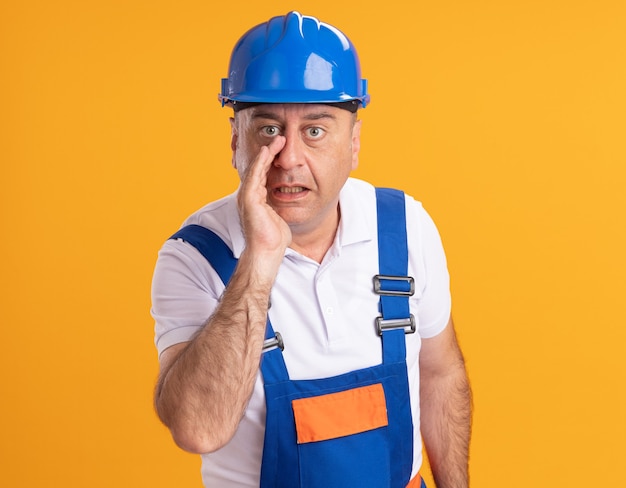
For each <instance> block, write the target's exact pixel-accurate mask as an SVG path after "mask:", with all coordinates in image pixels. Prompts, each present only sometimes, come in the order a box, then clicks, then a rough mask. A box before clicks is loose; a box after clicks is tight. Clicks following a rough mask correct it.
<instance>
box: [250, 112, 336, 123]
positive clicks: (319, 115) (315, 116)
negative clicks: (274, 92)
mask: <svg viewBox="0 0 626 488" xmlns="http://www.w3.org/2000/svg"><path fill="white" fill-rule="evenodd" d="M251 117H252V119H270V120H276V121H280V120H281V118H280V117H279V116H277V115H276V114H273V113H271V112H261V111H259V112H255V113H253V114H252V115H251ZM303 118H304V119H305V120H320V119H331V120H335V119H336V118H337V117H335V116H334V115H333V114H331V113H329V112H313V113H309V114H306V115H304V117H303Z"/></svg>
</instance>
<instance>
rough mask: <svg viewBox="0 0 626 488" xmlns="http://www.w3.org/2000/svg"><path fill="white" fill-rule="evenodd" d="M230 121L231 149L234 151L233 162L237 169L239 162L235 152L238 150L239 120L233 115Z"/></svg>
mask: <svg viewBox="0 0 626 488" xmlns="http://www.w3.org/2000/svg"><path fill="white" fill-rule="evenodd" d="M229 121H230V149H231V150H232V151H233V155H232V160H231V164H232V165H233V168H235V169H237V162H236V158H235V153H236V152H237V137H238V133H237V122H236V121H235V119H234V118H233V117H231V118H230V119H229Z"/></svg>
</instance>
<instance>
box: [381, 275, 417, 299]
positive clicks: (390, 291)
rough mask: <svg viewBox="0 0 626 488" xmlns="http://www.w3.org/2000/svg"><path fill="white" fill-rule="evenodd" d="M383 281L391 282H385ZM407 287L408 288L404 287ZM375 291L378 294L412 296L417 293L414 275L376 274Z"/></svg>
mask: <svg viewBox="0 0 626 488" xmlns="http://www.w3.org/2000/svg"><path fill="white" fill-rule="evenodd" d="M383 281H386V282H391V283H383ZM384 285H387V286H384ZM403 285H404V286H403ZM407 287H408V290H407V289H403V288H407ZM374 293H376V294H377V295H391V296H407V297H410V296H413V294H414V293H415V280H414V279H413V277H412V276H390V275H376V276H374Z"/></svg>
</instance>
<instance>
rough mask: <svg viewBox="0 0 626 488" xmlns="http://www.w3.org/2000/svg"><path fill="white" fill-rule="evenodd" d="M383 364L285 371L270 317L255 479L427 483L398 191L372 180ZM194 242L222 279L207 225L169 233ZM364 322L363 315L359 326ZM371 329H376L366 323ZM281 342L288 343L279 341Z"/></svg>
mask: <svg viewBox="0 0 626 488" xmlns="http://www.w3.org/2000/svg"><path fill="white" fill-rule="evenodd" d="M376 196H377V212H378V215H377V218H378V242H379V245H378V247H379V249H378V254H379V274H378V275H376V276H375V277H374V280H373V281H374V292H375V293H376V294H378V295H379V297H380V305H379V308H380V312H381V316H380V317H378V318H376V320H375V322H376V331H377V332H378V334H379V335H380V336H381V347H382V356H383V361H382V364H379V365H377V366H372V367H369V368H364V369H360V370H356V371H351V372H348V373H345V374H342V375H338V376H333V377H330V378H321V379H314V380H290V378H289V373H288V371H287V367H286V364H285V361H284V359H283V355H282V349H283V348H284V345H283V343H282V338H281V337H280V334H279V333H275V332H274V329H273V327H272V324H271V323H270V321H269V319H268V321H267V327H266V335H265V337H266V341H265V344H264V353H263V357H262V360H261V372H262V375H263V382H264V387H265V396H266V407H267V414H266V415H267V416H266V427H265V441H264V446H263V461H262V466H261V488H299V487H300V488H352V487H355V488H356V487H358V488H405V487H408V486H410V487H411V488H419V487H420V486H421V487H425V485H424V483H423V480H421V478H420V476H419V475H417V476H416V477H415V478H414V479H413V480H411V479H410V476H411V469H412V464H413V421H412V416H411V405H410V396H409V385H408V376H407V365H406V344H405V338H404V335H405V333H414V332H415V330H416V324H415V318H414V317H413V315H412V314H411V313H410V310H409V296H410V295H412V294H413V292H414V282H413V278H410V277H408V276H407V268H408V250H407V238H406V217H405V207H404V194H403V193H402V192H400V191H397V190H391V189H382V188H377V189H376ZM172 238H173V239H182V240H184V241H186V242H188V243H189V244H191V245H193V246H194V247H196V249H198V251H200V253H201V254H202V255H203V256H204V257H205V258H206V259H207V260H208V261H209V262H210V263H211V265H212V266H213V268H214V269H215V270H216V272H217V273H218V274H219V276H220V278H221V279H222V281H223V282H224V283H228V281H229V279H230V277H231V275H232V273H233V271H234V269H235V266H236V264H237V260H236V259H235V258H234V257H233V255H232V252H231V250H230V249H229V248H228V246H226V244H225V243H224V242H223V241H222V240H221V239H220V238H219V237H218V236H217V235H216V234H214V233H213V232H211V231H210V230H208V229H206V228H204V227H201V226H197V225H190V226H187V227H184V228H183V229H181V230H180V231H179V232H177V233H176V234H174V235H173V236H172ZM369 330H372V329H371V328H368V325H367V324H365V325H364V331H365V332H367V331H369ZM372 333H375V332H374V331H372ZM286 347H288V345H287V346H286Z"/></svg>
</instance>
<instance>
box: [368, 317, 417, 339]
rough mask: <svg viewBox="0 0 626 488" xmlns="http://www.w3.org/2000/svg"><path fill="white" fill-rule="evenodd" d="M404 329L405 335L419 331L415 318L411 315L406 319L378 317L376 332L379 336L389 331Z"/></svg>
mask: <svg viewBox="0 0 626 488" xmlns="http://www.w3.org/2000/svg"><path fill="white" fill-rule="evenodd" d="M395 329H404V333H405V334H413V333H415V330H416V329H417V327H416V325H415V316H414V315H413V314H410V315H409V317H407V318H406V319H384V318H382V317H376V332H378V335H379V336H382V335H383V332H385V331H387V330H395Z"/></svg>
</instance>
